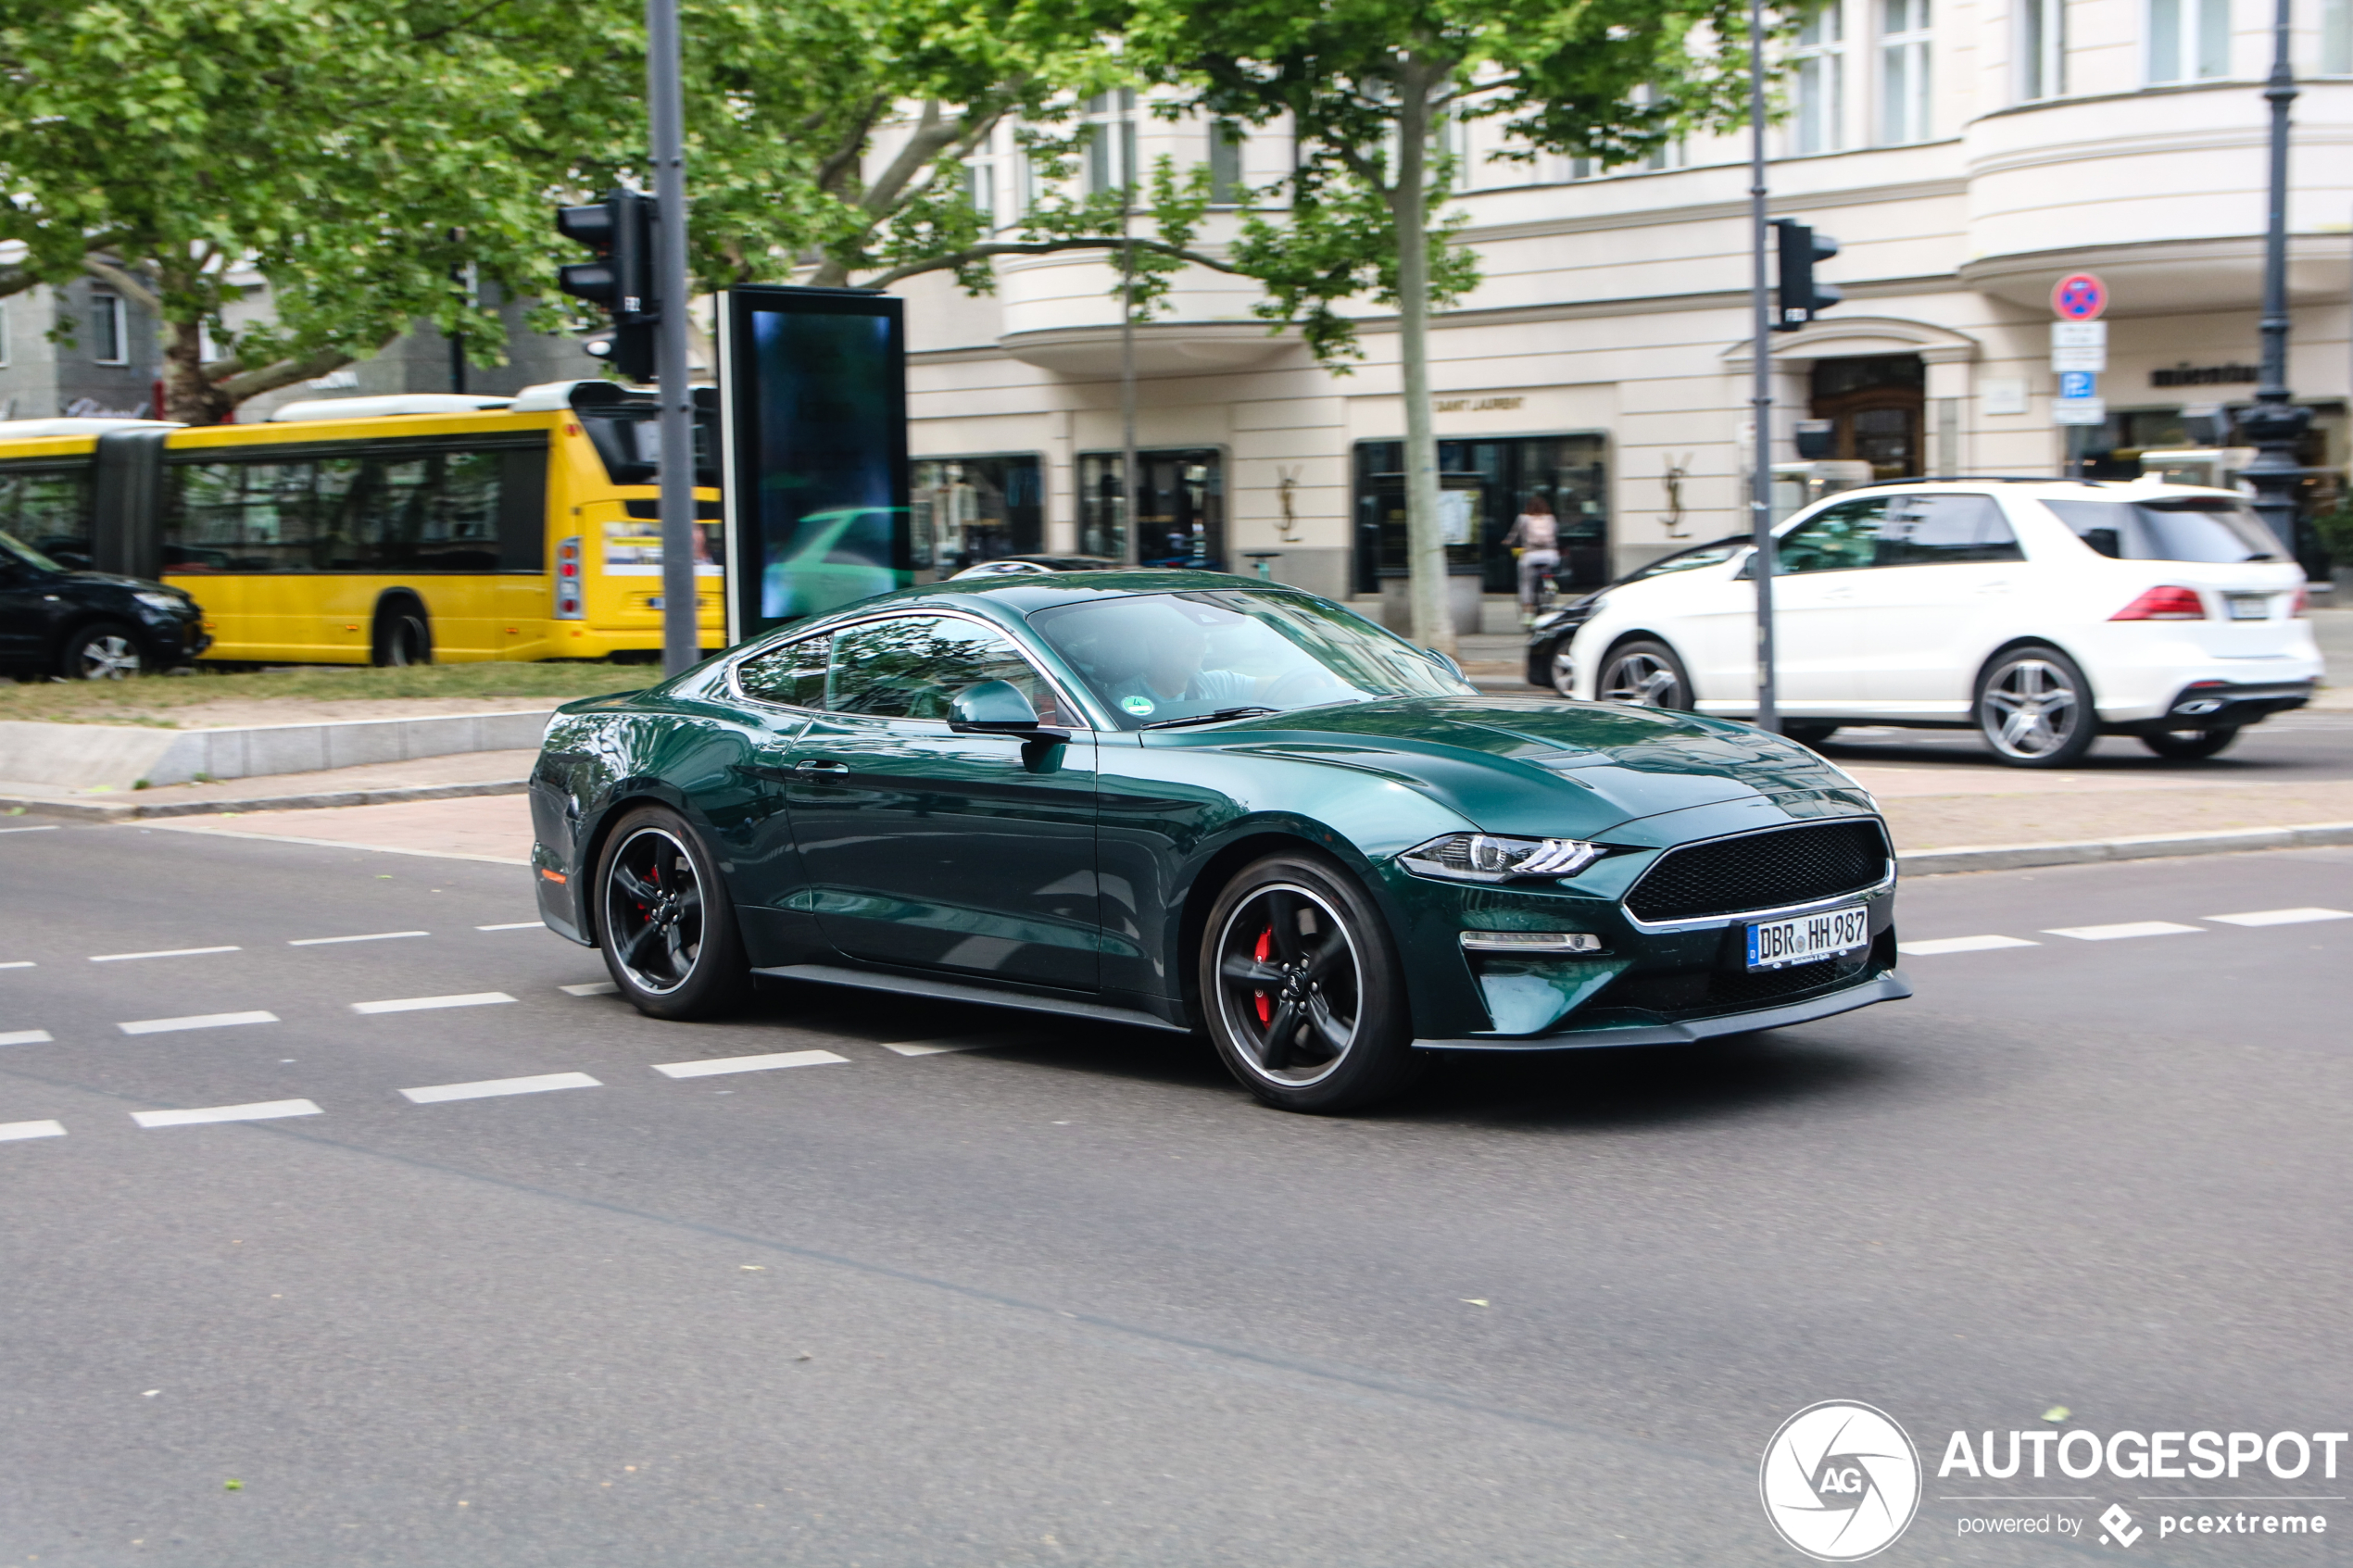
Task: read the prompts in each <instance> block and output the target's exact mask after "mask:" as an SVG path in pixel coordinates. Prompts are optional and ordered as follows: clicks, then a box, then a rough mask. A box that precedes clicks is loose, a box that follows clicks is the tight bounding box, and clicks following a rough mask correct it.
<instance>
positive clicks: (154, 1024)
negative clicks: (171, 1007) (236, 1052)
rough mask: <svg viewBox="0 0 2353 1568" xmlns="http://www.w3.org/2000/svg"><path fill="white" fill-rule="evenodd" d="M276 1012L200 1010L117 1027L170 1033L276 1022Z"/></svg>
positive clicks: (136, 1031)
mask: <svg viewBox="0 0 2353 1568" xmlns="http://www.w3.org/2000/svg"><path fill="white" fill-rule="evenodd" d="M275 1022H278V1015H277V1014H276V1013H274V1012H199V1013H192V1014H190V1015H189V1016H188V1017H186V1018H141V1019H134V1020H133V1021H132V1022H129V1023H118V1024H116V1025H115V1027H116V1028H118V1029H120V1030H121V1031H122V1032H123V1033H124V1034H126V1035H169V1034H170V1033H171V1032H172V1031H173V1030H175V1029H228V1028H233V1027H234V1026H235V1025H237V1024H240V1023H275Z"/></svg>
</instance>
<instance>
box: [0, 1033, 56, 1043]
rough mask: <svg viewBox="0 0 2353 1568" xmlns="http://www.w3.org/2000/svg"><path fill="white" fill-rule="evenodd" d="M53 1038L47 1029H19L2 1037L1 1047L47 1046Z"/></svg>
mask: <svg viewBox="0 0 2353 1568" xmlns="http://www.w3.org/2000/svg"><path fill="white" fill-rule="evenodd" d="M51 1038H52V1036H51V1035H50V1034H49V1031H47V1030H46V1029H17V1030H12V1031H10V1032H9V1033H7V1034H6V1035H0V1046H45V1045H47V1044H48V1043H49V1041H50V1039H51Z"/></svg>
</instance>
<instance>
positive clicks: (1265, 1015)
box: [1250, 925, 1275, 1024]
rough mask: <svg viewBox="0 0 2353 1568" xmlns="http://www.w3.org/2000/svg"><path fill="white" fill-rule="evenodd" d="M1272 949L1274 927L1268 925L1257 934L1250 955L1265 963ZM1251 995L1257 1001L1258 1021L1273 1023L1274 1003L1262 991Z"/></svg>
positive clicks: (1273, 945) (1273, 947) (1273, 946)
mask: <svg viewBox="0 0 2353 1568" xmlns="http://www.w3.org/2000/svg"><path fill="white" fill-rule="evenodd" d="M1274 950H1275V928H1274V927H1273V926H1271V925H1270V926H1268V927H1267V928H1266V929H1265V930H1264V931H1262V932H1260V933H1259V934H1258V946H1257V947H1253V948H1252V949H1251V953H1250V956H1251V957H1252V958H1253V959H1256V960H1258V961H1259V962H1260V963H1265V961H1266V958H1267V955H1268V954H1270V953H1272V952H1273V951H1274ZM1251 995H1252V997H1256V998H1257V1001H1258V1022H1261V1023H1263V1024H1271V1023H1273V1022H1275V1004H1274V1003H1272V1002H1270V1001H1268V1000H1267V999H1266V993H1265V992H1264V991H1252V993H1251Z"/></svg>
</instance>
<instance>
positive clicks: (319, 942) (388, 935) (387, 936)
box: [286, 931, 433, 947]
mask: <svg viewBox="0 0 2353 1568" xmlns="http://www.w3.org/2000/svg"><path fill="white" fill-rule="evenodd" d="M431 935H433V933H432V932H430V931H371V932H370V933H369V934H368V935H365V936H297V937H295V938H294V939H293V940H291V941H289V942H288V943H287V944H286V946H287V947H333V945H334V944H336V943H338V942H389V941H391V940H392V939H393V938H394V937H396V936H431Z"/></svg>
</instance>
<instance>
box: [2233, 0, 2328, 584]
mask: <svg viewBox="0 0 2353 1568" xmlns="http://www.w3.org/2000/svg"><path fill="white" fill-rule="evenodd" d="M2288 7H2289V0H2276V5H2275V6H2274V9H2273V12H2272V20H2271V78H2270V80H2269V81H2268V82H2265V83H2264V86H2263V96H2264V97H2265V98H2266V99H2267V100H2269V101H2270V103H2271V210H2270V226H2269V228H2268V230H2267V231H2266V232H2265V234H2264V236H2263V328H2262V332H2263V382H2262V384H2261V385H2260V386H2259V387H2257V388H2256V391H2255V406H2254V407H2253V408H2249V409H2247V410H2246V413H2244V414H2242V415H2241V416H2240V417H2239V428H2240V429H2241V430H2243V431H2244V432H2246V435H2247V437H2248V438H2249V439H2250V440H2251V441H2252V442H2253V443H2254V445H2255V448H2256V456H2255V460H2254V461H2253V462H2252V463H2249V464H2248V465H2247V466H2246V470H2245V473H2246V481H2247V483H2250V484H2252V485H2254V486H2255V495H2256V499H2255V509H2256V511H2257V512H2258V513H2259V514H2260V515H2261V517H2262V519H2263V521H2264V522H2265V523H2266V524H2267V525H2268V526H2269V527H2270V528H2271V533H2272V534H2273V536H2275V537H2276V538H2277V539H2278V540H2279V542H2280V553H2281V554H2282V555H2283V556H2284V557H2286V558H2288V559H2290V560H2294V559H2295V558H2296V481H2297V480H2298V479H2300V478H2301V477H2302V476H2303V467H2302V465H2301V464H2300V463H2299V462H2298V461H2297V457H2296V448H2297V446H2298V445H2299V444H2300V443H2301V442H2302V439H2303V436H2304V431H2305V427H2306V426H2308V425H2309V424H2310V423H2311V422H2312V411H2311V410H2310V409H2309V408H2297V407H2296V405H2295V404H2293V403H2291V402H2289V401H2288V395H2289V394H2288V389H2287V331H2288V315H2287V126H2288V106H2289V105H2290V104H2292V103H2294V102H2295V101H2296V73H2295V72H2294V71H2292V70H2291V69H2288V58H2287V44H2288Z"/></svg>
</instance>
